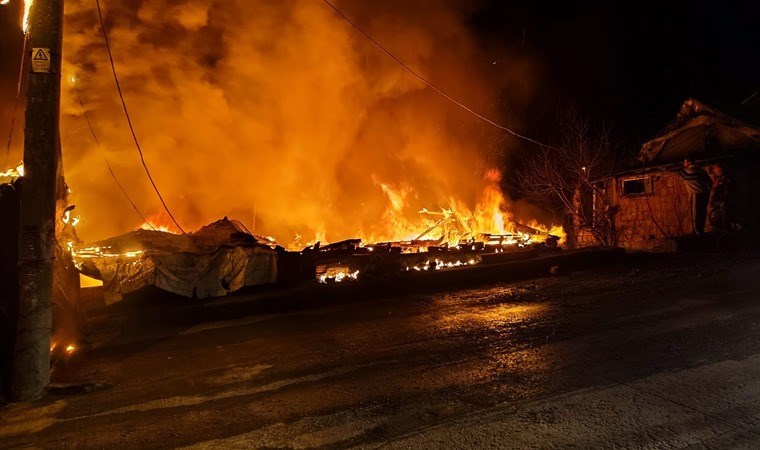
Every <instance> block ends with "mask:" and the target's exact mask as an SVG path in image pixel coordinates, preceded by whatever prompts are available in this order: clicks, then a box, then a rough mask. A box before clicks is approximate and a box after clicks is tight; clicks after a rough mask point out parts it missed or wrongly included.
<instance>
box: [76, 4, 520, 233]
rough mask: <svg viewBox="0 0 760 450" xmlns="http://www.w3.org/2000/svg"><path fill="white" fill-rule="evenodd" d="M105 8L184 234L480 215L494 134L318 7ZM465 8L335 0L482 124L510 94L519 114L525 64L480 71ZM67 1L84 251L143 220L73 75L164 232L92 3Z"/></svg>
mask: <svg viewBox="0 0 760 450" xmlns="http://www.w3.org/2000/svg"><path fill="white" fill-rule="evenodd" d="M101 3H103V6H104V14H105V17H106V25H107V29H108V32H109V36H110V38H111V45H112V49H113V52H114V58H115V61H116V68H117V70H118V72H119V75H120V78H121V82H122V87H123V90H124V94H125V98H126V101H127V104H128V106H129V109H130V112H131V114H132V118H133V121H134V125H135V129H136V131H137V134H138V137H139V139H140V141H141V144H142V146H143V149H144V151H145V157H146V160H147V163H148V165H149V167H150V169H151V171H152V173H153V176H154V178H155V180H156V182H157V184H158V186H159V188H160V189H161V191H162V193H163V195H164V197H165V199H166V201H167V204H168V205H169V207H170V208H171V209H172V212H173V213H174V214H175V216H176V217H177V219H178V220H179V222H180V223H181V224H182V225H183V227H184V228H185V229H188V230H193V229H195V228H198V227H199V226H201V225H204V224H206V223H209V222H211V221H213V220H216V219H219V218H221V217H223V216H229V217H230V218H237V219H240V220H241V221H243V222H244V223H245V224H246V225H248V227H249V228H250V227H251V226H253V222H254V218H255V228H256V229H255V232H256V233H258V234H267V235H274V236H275V237H276V238H278V240H280V241H281V242H291V241H292V240H293V239H294V238H295V237H296V236H297V235H300V236H302V241H303V242H306V241H309V240H313V239H314V238H315V236H319V237H320V238H322V239H327V240H330V241H334V240H338V239H343V238H349V237H354V236H356V235H359V234H361V235H362V236H365V237H368V236H373V237H377V238H381V237H389V236H390V235H391V234H392V233H391V232H390V230H388V229H387V227H388V224H387V222H388V220H387V219H388V213H389V211H391V212H393V213H395V214H401V215H404V216H407V218H409V219H415V218H416V216H417V213H418V211H419V210H420V209H422V208H425V207H426V208H428V209H435V208H437V207H439V206H446V205H448V204H450V202H451V200H452V198H454V199H456V201H458V202H463V203H465V204H467V205H470V207H474V206H475V204H476V202H477V201H478V198H479V196H480V195H481V194H482V192H483V188H484V184H485V182H484V176H485V174H486V173H487V171H488V169H490V168H492V167H497V166H498V158H497V155H496V152H497V151H498V148H499V147H500V146H503V142H501V141H502V139H503V134H501V133H500V132H498V130H495V129H494V128H492V127H490V126H489V125H487V124H485V123H484V122H482V121H479V120H478V119H477V118H475V117H473V116H472V115H470V114H468V113H466V112H464V111H462V110H461V109H459V108H458V107H456V106H455V105H453V104H451V103H450V102H448V101H446V100H445V99H442V98H441V97H440V96H438V95H437V94H435V93H434V92H433V91H432V90H431V89H429V88H428V87H426V86H425V85H424V84H423V83H421V82H420V81H419V80H416V79H415V78H414V77H412V76H410V75H409V74H408V73H406V72H405V71H404V70H403V69H402V68H401V67H399V66H398V65H397V64H396V63H395V62H393V61H392V60H391V59H389V58H388V57H387V56H386V55H384V54H382V53H381V52H380V51H379V50H378V49H377V48H376V47H374V46H373V45H372V44H371V43H369V42H368V41H367V40H366V39H365V38H364V37H362V36H361V35H360V34H358V33H357V32H356V31H355V30H353V29H352V28H351V27H350V26H349V25H348V24H347V23H346V22H344V21H342V19H340V18H339V17H338V16H337V15H336V14H335V13H334V12H333V11H332V10H330V9H329V8H328V7H327V6H326V5H325V4H324V3H323V2H322V1H320V0H234V1H229V0H227V1H207V0H150V1H148V0H123V1H103V2H101ZM466 3H472V2H465V1H434V0H420V1H405V0H393V1H384V2H374V1H363V2H348V1H344V2H338V3H337V5H338V6H339V7H340V8H341V9H342V10H344V11H345V13H346V14H347V15H349V16H350V17H352V18H354V19H355V20H356V21H357V22H358V23H360V24H362V26H363V27H365V29H366V30H367V31H368V32H369V33H370V34H371V35H372V36H374V37H375V38H376V39H377V40H378V41H380V42H382V43H383V44H384V45H385V46H386V47H387V48H388V49H390V50H391V51H392V52H394V53H395V54H396V55H397V56H398V57H399V58H400V59H402V60H403V61H405V62H406V63H408V64H409V65H410V66H411V67H414V68H416V69H417V70H419V72H421V73H423V74H425V75H426V76H428V77H429V78H431V79H433V80H434V81H435V82H436V83H437V84H439V85H440V86H441V87H443V88H444V89H445V90H447V91H448V92H450V93H451V94H452V95H453V96H455V97H456V98H460V99H463V100H465V102H466V103H467V104H468V105H470V106H472V107H473V108H476V109H478V110H480V111H484V112H486V113H487V114H489V115H493V114H495V111H497V109H498V108H497V106H498V105H496V102H497V101H498V98H499V96H500V95H501V94H504V93H506V94H507V95H509V96H510V101H511V105H512V106H513V107H514V110H515V111H519V110H520V107H521V106H524V105H525V104H526V102H527V101H528V100H529V93H527V92H525V90H524V84H523V83H522V81H521V80H523V79H524V77H525V76H526V71H527V70H529V69H528V67H529V66H528V65H527V64H523V63H520V62H516V63H515V64H511V65H508V64H499V65H493V64H491V61H493V60H494V58H493V57H492V55H488V54H486V52H485V51H484V50H482V46H481V45H479V44H478V42H477V41H476V39H475V38H474V37H473V36H472V33H471V32H470V31H469V30H468V27H467V25H466V19H467V16H468V13H469V12H470V11H469V10H468V9H467V8H469V7H465V6H464V5H465V4H466ZM66 8H67V10H66V32H65V37H66V39H65V48H64V58H65V70H66V73H65V74H64V93H63V106H62V108H63V110H62V122H61V127H62V143H63V148H64V164H65V170H66V177H67V180H68V183H69V185H70V186H71V187H72V191H73V192H72V199H73V201H74V202H75V203H76V204H77V212H78V214H81V216H82V222H81V224H80V226H79V229H80V235H82V236H83V237H84V238H85V239H86V240H90V241H91V240H95V239H99V238H103V237H107V236H110V235H114V234H117V233H122V232H125V231H128V230H130V229H133V228H135V227H138V226H140V224H141V220H140V218H139V217H138V216H137V214H136V213H135V212H134V211H133V210H132V209H131V207H130V205H129V203H128V202H127V201H126V200H125V199H124V198H123V196H122V194H121V193H120V192H119V191H118V188H117V186H116V184H115V183H114V181H113V180H112V179H111V178H110V175H109V174H108V171H107V169H106V166H105V163H104V161H103V157H102V154H101V151H100V150H99V149H98V148H97V147H96V146H95V144H94V142H93V140H92V137H91V136H90V134H89V131H88V129H87V126H86V122H85V121H84V118H83V114H82V111H81V107H80V105H79V103H78V100H77V97H76V92H75V90H74V86H73V84H72V81H71V79H72V77H73V78H75V79H76V85H77V89H78V90H79V92H80V94H81V97H82V99H83V101H84V103H85V106H86V107H87V110H88V114H89V116H90V118H91V120H92V122H93V125H94V127H95V130H96V132H97V133H98V135H99V138H100V140H101V142H102V147H103V149H104V150H105V151H106V153H107V154H108V157H109V159H110V161H111V164H112V165H113V167H114V170H115V172H116V174H117V176H118V177H119V178H120V180H121V181H122V183H123V184H124V185H125V188H126V189H127V191H128V192H129V193H130V194H131V195H132V197H133V199H134V200H135V202H136V203H137V205H138V206H139V207H140V209H141V210H142V211H143V212H144V213H145V214H146V215H147V216H149V217H153V218H156V219H157V220H159V221H161V222H164V223H166V222H167V220H166V215H165V214H163V213H162V208H161V206H160V203H159V202H158V199H157V198H156V195H155V193H153V191H152V189H151V187H150V184H149V182H148V180H147V178H146V176H145V174H144V172H143V169H142V167H141V165H140V160H139V157H138V154H137V152H136V150H135V147H134V144H133V142H132V140H131V136H130V134H129V131H128V129H127V125H126V122H125V119H124V117H123V113H122V111H121V105H120V103H119V99H118V96H117V93H116V90H115V86H114V83H113V79H112V78H111V69H110V66H109V63H108V56H107V53H106V51H105V46H104V43H103V39H102V36H101V34H100V28H99V23H98V21H97V12H96V10H95V9H94V2H92V1H90V0H68V1H67V3H66ZM503 55H504V52H503V51H502V52H501V53H500V56H502V57H503ZM513 86H516V87H514V88H512V87H513ZM499 119H500V120H503V121H505V122H507V123H514V121H515V120H516V119H514V118H509V117H500V118H499ZM399 196H400V197H403V199H402V202H403V205H402V207H401V208H396V206H398V205H396V204H394V201H398V200H399Z"/></svg>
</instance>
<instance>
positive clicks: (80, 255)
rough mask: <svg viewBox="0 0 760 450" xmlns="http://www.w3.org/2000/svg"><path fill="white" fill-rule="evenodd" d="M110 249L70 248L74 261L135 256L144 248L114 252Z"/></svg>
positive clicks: (142, 251) (141, 252)
mask: <svg viewBox="0 0 760 450" xmlns="http://www.w3.org/2000/svg"><path fill="white" fill-rule="evenodd" d="M70 248H71V247H70ZM110 250H111V248H110V247H85V248H76V249H74V248H71V253H72V255H73V256H74V260H75V261H77V260H82V259H91V258H137V257H138V256H140V255H142V254H143V253H144V250H134V251H128V252H124V253H116V252H113V251H110Z"/></svg>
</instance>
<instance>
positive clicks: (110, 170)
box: [73, 81, 158, 231]
mask: <svg viewBox="0 0 760 450" xmlns="http://www.w3.org/2000/svg"><path fill="white" fill-rule="evenodd" d="M73 84H74V92H75V93H76V95H77V100H79V106H81V107H82V115H83V116H84V120H85V122H87V127H88V128H89V129H90V134H91V135H92V139H93V140H94V141H95V145H96V146H97V147H98V149H99V150H100V153H101V155H102V156H103V160H104V161H105V163H106V167H108V173H110V174H111V178H113V180H114V181H115V182H116V185H117V186H119V190H121V193H122V194H124V197H125V198H126V199H127V201H129V204H130V205H132V209H134V210H135V212H136V213H137V215H138V216H140V218H141V219H142V220H143V222H145V223H146V224H147V225H148V226H149V227H150V228H151V229H152V230H153V231H158V230H157V229H156V227H155V226H153V224H152V223H150V221H149V220H148V219H146V218H145V215H143V213H142V212H140V208H138V207H137V205H136V204H135V202H134V201H133V200H132V197H130V196H129V194H128V193H127V190H126V189H125V188H124V185H122V184H121V182H120V181H119V178H118V177H117V176H116V173H114V171H113V167H111V162H110V161H109V160H108V155H106V151H105V149H104V148H103V147H102V146H101V145H100V140H99V139H98V136H97V134H95V129H94V128H93V126H92V122H91V121H90V116H89V115H88V114H87V108H85V106H84V101H82V96H81V95H80V94H79V88H78V87H77V83H76V81H74V83H73Z"/></svg>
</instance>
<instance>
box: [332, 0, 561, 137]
mask: <svg viewBox="0 0 760 450" xmlns="http://www.w3.org/2000/svg"><path fill="white" fill-rule="evenodd" d="M322 1H323V2H324V3H325V4H327V6H329V7H330V8H332V10H333V11H335V13H336V14H338V15H339V16H340V17H342V18H343V20H345V21H346V22H348V23H349V24H351V26H352V27H354V28H355V29H356V31H358V32H359V33H361V34H362V35H363V36H364V37H365V38H367V40H368V41H370V42H372V43H373V44H375V46H376V47H377V48H379V49H380V50H382V52H383V53H385V54H386V55H388V56H389V57H390V58H391V59H393V60H394V61H395V62H396V63H397V64H398V65H400V66H401V67H403V68H404V69H405V70H406V71H407V72H409V73H410V74H412V75H413V76H414V77H415V78H417V79H418V80H420V81H422V82H423V83H425V84H426V85H428V86H429V87H430V88H431V89H433V90H434V91H436V92H437V93H438V94H440V95H441V96H443V97H444V98H446V99H447V100H449V101H450V102H452V103H454V104H456V105H457V106H459V107H460V108H462V109H464V110H465V111H467V112H469V113H470V114H472V115H474V116H475V117H477V118H479V119H481V120H484V121H485V122H488V123H489V124H491V125H493V126H495V127H496V128H499V129H501V130H504V131H506V132H507V133H509V134H511V135H512V136H514V137H517V138H520V139H523V140H525V141H528V142H532V143H534V144H536V145H539V146H541V147H547V148H551V149H555V150H556V147H552V146H551V145H547V144H543V143H541V142H538V141H537V140H535V139H531V138H529V137H528V136H524V135H522V134H520V133H517V132H516V131H513V130H512V129H511V128H509V127H507V126H504V125H501V124H499V123H497V122H494V121H493V120H491V119H489V118H488V117H485V116H484V115H482V114H480V113H478V112H477V111H475V110H474V109H472V108H470V107H469V106H467V105H465V104H464V103H462V102H460V101H459V100H457V99H455V98H454V97H452V96H450V95H449V94H447V93H446V92H445V91H444V90H443V89H441V88H439V87H438V86H436V85H435V84H433V82H431V81H430V80H428V79H427V78H425V77H423V76H422V75H420V74H419V73H417V72H416V71H415V70H414V69H412V68H411V67H409V66H408V65H406V64H405V63H404V62H403V61H401V60H400V59H398V58H397V57H396V55H394V54H393V53H391V52H390V51H389V50H387V49H386V48H385V47H383V46H382V44H380V43H379V42H378V41H376V40H375V39H374V38H373V37H372V36H370V35H369V34H368V33H367V32H366V31H364V30H363V29H362V28H361V27H360V26H359V25H357V24H356V23H355V22H354V21H352V20H351V19H350V18H348V17H347V16H346V15H345V14H343V13H342V12H341V11H340V10H339V9H338V8H337V7H335V5H333V4H332V3H330V1H329V0H322Z"/></svg>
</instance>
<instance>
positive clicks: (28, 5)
mask: <svg viewBox="0 0 760 450" xmlns="http://www.w3.org/2000/svg"><path fill="white" fill-rule="evenodd" d="M33 5H34V0H24V18H23V19H22V22H21V30H22V31H23V32H24V34H26V33H27V32H28V31H29V14H31V11H32V6H33Z"/></svg>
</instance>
